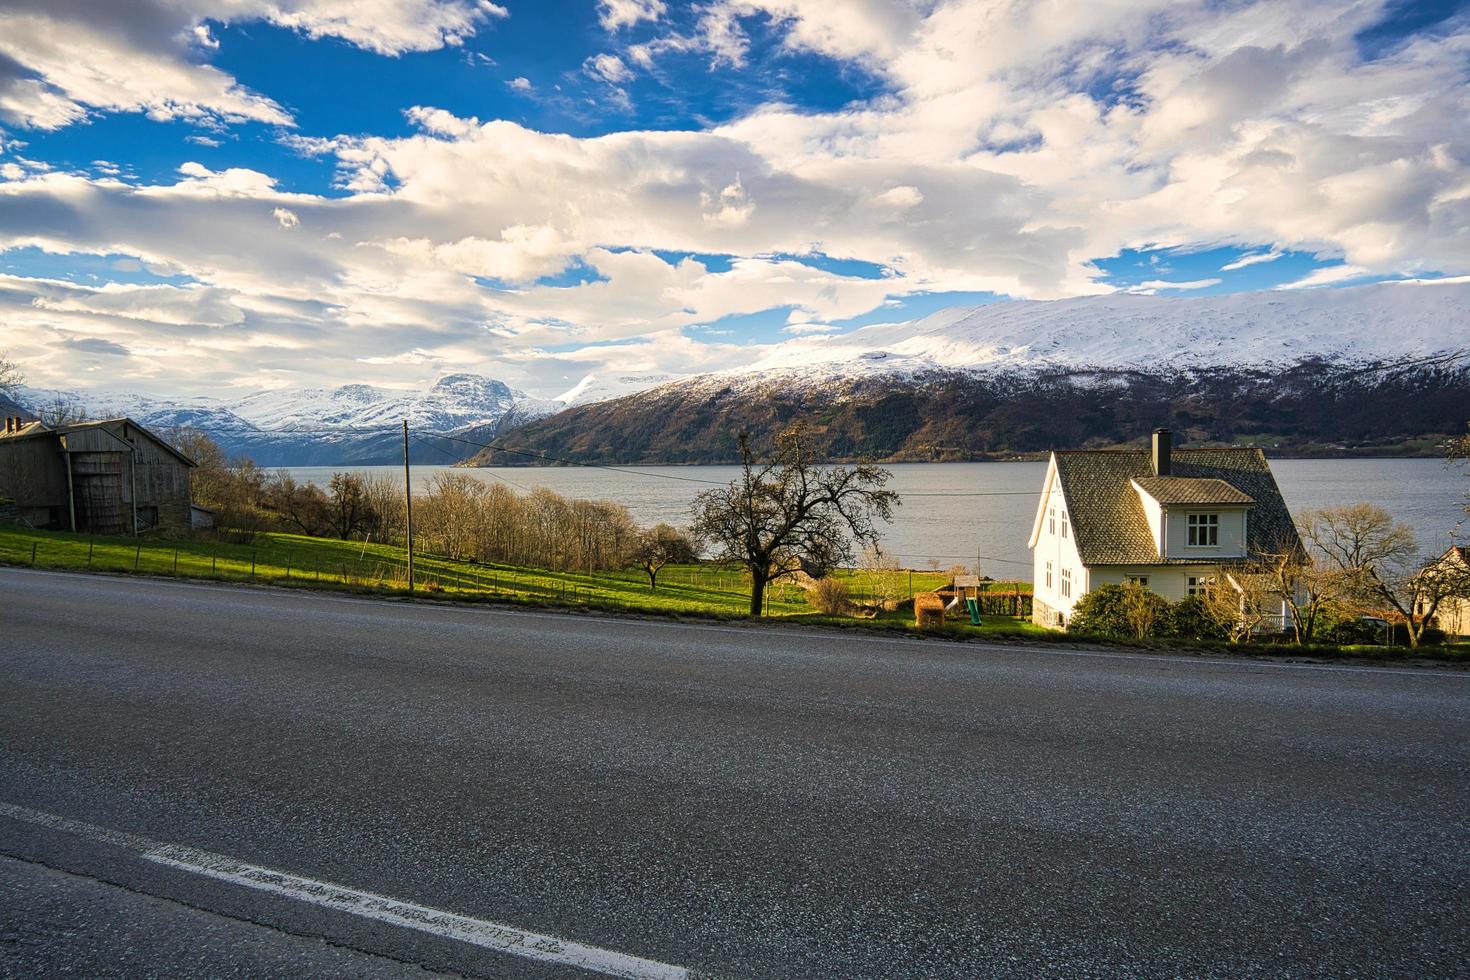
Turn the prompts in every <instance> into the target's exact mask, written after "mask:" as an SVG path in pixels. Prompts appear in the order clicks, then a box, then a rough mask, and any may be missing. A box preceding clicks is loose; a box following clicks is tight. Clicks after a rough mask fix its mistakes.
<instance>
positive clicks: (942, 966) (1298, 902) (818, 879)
mask: <svg viewBox="0 0 1470 980" xmlns="http://www.w3.org/2000/svg"><path fill="white" fill-rule="evenodd" d="M1467 736H1470V674H1466V673H1461V672H1455V671H1445V670H1426V669H1412V668H1405V669H1377V668H1371V667H1368V668H1351V667H1331V666H1310V665H1282V664H1270V663H1251V662H1227V661H1212V660H1208V659H1195V658H1189V657H1159V656H1148V655H1130V654H1126V653H1109V652H1104V651H1084V650H1070V649H1037V650H1028V649H1019V648H984V647H977V646H960V645H951V644H946V643H940V642H921V641H909V640H900V639H883V638H876V637H862V636H845V635H839V634H833V635H828V634H821V633H809V632H804V631H794V630H788V631H782V630H779V629H776V630H756V629H750V628H745V627H740V626H735V627H721V626H714V625H693V624H673V623H656V622H639V621H626V620H616V619H603V618H595V617H585V616H570V615H552V614H539V613H532V612H518V611H510V610H502V611H496V610H489V609H463V608H450V607H440V606H413V605H407V604H402V603H388V602H378V601H367V600H355V599H350V598H345V597H330V596H312V595H309V594H303V593H286V592H281V591H272V590H250V589H233V588H225V587H215V586H206V585H191V584H186V583H168V582H154V581H146V580H129V579H123V578H103V577H97V578H91V577H85V576H72V575H62V574H48V573H40V572H31V571H21V570H0V855H4V857H3V858H0V974H3V975H7V976H9V975H14V976H37V975H46V974H52V973H55V974H61V973H67V972H70V973H73V974H76V975H87V976H97V975H105V974H108V973H113V974H126V975H136V974H140V973H150V974H153V975H159V976H197V975H203V974H210V975H229V974H231V973H234V974H237V975H250V976H256V975H281V976H299V975H304V974H312V975H319V976H331V975H339V976H373V977H376V976H393V975H400V974H405V975H406V974H413V975H417V976H422V975H424V971H425V970H428V971H434V972H444V973H450V974H455V973H458V974H468V975H474V976H537V977H540V976H563V975H581V970H582V968H584V967H590V968H592V969H593V971H594V972H595V971H601V972H604V973H614V974H619V973H621V974H622V975H637V976H679V975H682V970H688V971H691V972H693V973H696V974H700V973H703V974H714V975H717V976H728V977H735V976H820V977H838V976H842V977H856V976H875V977H876V976H882V977H903V976H926V977H927V976H967V977H968V976H981V975H1015V976H1028V977H1029V976H1038V975H1067V976H1080V975H1089V976H1097V975H1112V974H1130V975H1157V976H1163V975H1170V976H1174V975H1220V976H1241V975H1248V974H1257V975H1260V974H1268V975H1273V976H1279V975H1291V974H1300V975H1306V974H1331V975H1363V976H1387V975H1402V976H1414V977H1422V976H1449V975H1455V974H1461V975H1463V974H1464V973H1465V972H1466V970H1467V966H1466V964H1467V963H1470V884H1467V883H1470V738H1467ZM578 964H579V965H578Z"/></svg>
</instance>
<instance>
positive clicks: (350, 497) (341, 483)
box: [327, 473, 377, 540]
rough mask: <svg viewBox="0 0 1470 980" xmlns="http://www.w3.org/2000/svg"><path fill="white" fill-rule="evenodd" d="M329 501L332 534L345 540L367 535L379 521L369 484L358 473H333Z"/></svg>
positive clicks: (328, 512)
mask: <svg viewBox="0 0 1470 980" xmlns="http://www.w3.org/2000/svg"><path fill="white" fill-rule="evenodd" d="M328 500H329V503H328V511H327V514H328V517H329V519H330V521H331V525H332V533H333V534H335V535H336V536H337V537H339V538H342V539H343V540H347V539H349V538H351V537H352V536H353V535H354V534H362V535H366V534H367V533H368V530H369V529H370V528H371V527H372V526H373V524H374V523H375V522H376V520H377V517H376V515H374V514H373V513H372V500H371V499H370V498H369V496H368V492H367V484H366V483H365V482H364V481H363V478H362V477H361V476H359V475H358V474H356V473H333V474H332V482H331V484H330V494H329V498H328Z"/></svg>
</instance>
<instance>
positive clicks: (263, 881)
mask: <svg viewBox="0 0 1470 980" xmlns="http://www.w3.org/2000/svg"><path fill="white" fill-rule="evenodd" d="M0 816H5V817H10V818H12V819H14V820H20V821H23V822H25V823H31V824H35V825H37V826H41V827H47V828H50V829H52V830H60V831H64V832H66V833H70V834H76V835H78V836H82V837H87V838H91V839H92V840H97V841H101V842H103V843H107V844H112V845H115V846H118V847H123V848H127V849H128V850H132V851H137V852H139V854H140V855H141V856H142V857H143V859H144V860H147V861H152V862H154V863H155V864H161V865H165V866H167V867H170V868H177V869H179V870H181V871H188V872H192V873H193V874H198V875H203V876H205V877H208V878H214V879H216V880H218V881H224V882H229V883H230V884H234V885H240V886H242V887H245V888H254V889H256V890H258V891H263V892H270V893H271V894H274V895H283V896H285V897H287V898H293V899H296V900H297V901H300V902H306V903H308V904H311V905H318V906H321V907H322V908H327V909H331V910H333V911H336V912H345V913H347V914H349V915H358V916H362V917H363V918H366V919H376V920H378V921H379V922H387V923H389V924H391V925H395V926H402V927H403V928H405V929H415V930H417V931H419V932H426V933H429V934H430V935H434V936H440V937H442V938H445V939H452V940H456V941H458V942H462V943H468V944H470V945H472V946H479V947H482V948H484V949H489V950H494V951H495V952H497V953H506V954H508V955H511V956H519V957H522V958H524V959H529V960H539V961H541V962H544V963H557V964H560V965H563V966H572V967H577V968H579V969H583V970H589V971H591V972H594V973H601V974H603V975H605V976H610V977H630V978H637V980H643V978H648V980H684V978H687V977H689V976H690V973H689V971H688V970H687V969H685V968H684V967H681V966H672V965H670V964H668V963H660V962H658V961H656V960H648V959H643V958H642V957H638V956H630V955H628V954H627V953H619V952H616V951H614V950H610V949H601V948H599V947H597V946H588V945H585V944H583V943H577V942H571V941H569V940H566V939H559V938H557V937H556V936H547V935H542V934H540V933H535V932H528V931H526V930H524V929H517V928H516V927H515V926H508V925H503V924H501V923H498V922H489V921H486V920H484V919H475V918H471V917H470V916H467V915H459V914H457V913H454V912H445V911H443V910H441V909H434V908H429V907H428V906H426V905H417V904H414V903H413V902H405V901H401V900H399V899H396V898H389V897H388V896H386V895H377V894H374V893H373V892H365V891H359V890H358V889H355V888H348V887H346V886H344V885H336V884H333V883H331V882H329V881H318V880H316V879H314V878H304V877H301V876H300V875H293V874H288V873H286V872H284V871H273V870H271V869H270V868H263V867H260V866H258V865H254V864H246V863H245V862H243V861H237V860H235V859H234V858H231V857H226V856H224V855H221V854H212V853H210V852H208V851H201V850H198V849H196V848H192V847H185V846H184V845H182V844H165V843H161V842H159V841H155V840H150V839H149V838H147V837H140V836H138V835H137V834H130V833H127V832H125V831H119V830H110V829H108V828H106V827H98V826H96V825H95V824H89V823H83V822H82V821H80V820H72V819H71V818H69V817H63V816H59V815H57V814H54V813H45V812H43V811H40V810H32V809H29V808H27V807H22V806H16V805H15V804H13V803H4V802H0Z"/></svg>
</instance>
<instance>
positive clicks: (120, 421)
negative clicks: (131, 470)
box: [0, 416, 198, 467]
mask: <svg viewBox="0 0 1470 980" xmlns="http://www.w3.org/2000/svg"><path fill="white" fill-rule="evenodd" d="M118 425H127V426H131V427H132V428H133V429H136V430H137V431H138V432H139V433H141V434H142V435H143V436H145V437H146V438H148V439H149V440H151V441H152V442H154V443H156V444H157V445H158V446H159V447H160V448H162V449H163V450H165V451H166V452H168V453H170V454H171V455H173V456H175V457H177V459H178V460H179V462H181V463H183V464H184V465H185V466H191V467H192V466H197V465H198V464H197V463H195V462H194V461H193V460H192V459H190V458H189V457H188V456H185V455H184V454H183V453H181V452H179V451H178V450H177V449H175V448H174V447H173V446H171V445H169V444H168V441H167V440H164V439H160V438H159V437H158V436H156V435H154V434H153V433H152V432H151V431H149V430H148V429H146V428H144V427H143V426H141V425H139V424H138V423H137V422H135V421H133V420H132V419H130V418H127V417H124V416H119V417H118V418H115V419H96V420H94V421H91V422H76V423H73V424H71V425H58V426H55V427H52V426H48V425H45V424H43V423H41V422H31V423H28V424H27V425H25V426H24V427H23V428H22V429H21V430H20V431H19V432H13V433H10V434H9V435H6V434H5V433H3V432H0V441H4V440H7V439H8V440H12V441H19V440H22V439H38V438H41V437H43V436H51V437H53V438H59V437H61V436H64V435H66V434H67V433H68V432H85V431H87V430H92V429H100V430H102V431H104V432H106V433H107V434H108V435H110V436H112V437H113V438H114V439H116V440H117V441H118V442H120V443H122V444H123V445H124V446H127V448H128V449H131V448H132V447H131V446H130V445H128V443H127V441H126V440H124V439H123V437H122V436H120V435H118V434H117V432H115V431H114V429H113V427H114V426H118Z"/></svg>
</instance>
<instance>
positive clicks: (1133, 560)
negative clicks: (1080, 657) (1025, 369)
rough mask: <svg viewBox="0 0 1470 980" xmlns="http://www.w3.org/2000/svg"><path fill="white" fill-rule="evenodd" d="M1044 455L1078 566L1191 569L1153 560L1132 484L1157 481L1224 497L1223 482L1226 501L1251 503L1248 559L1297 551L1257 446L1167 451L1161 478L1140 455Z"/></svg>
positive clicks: (1171, 488) (1154, 550)
mask: <svg viewBox="0 0 1470 980" xmlns="http://www.w3.org/2000/svg"><path fill="white" fill-rule="evenodd" d="M1052 458H1053V459H1054V460H1055V463H1056V467H1057V480H1058V482H1059V483H1060V484H1061V490H1062V498H1063V499H1064V500H1065V501H1066V504H1067V510H1068V512H1069V513H1070V515H1071V526H1072V535H1073V537H1074V538H1075V540H1076V545H1077V552H1078V554H1079V555H1080V556H1081V558H1082V563H1083V564H1084V565H1165V564H1172V565H1188V564H1198V562H1199V559H1197V558H1160V557H1159V552H1158V547H1157V546H1156V545H1155V544H1154V538H1153V534H1152V532H1150V531H1149V526H1148V521H1147V519H1146V518H1145V516H1144V512H1143V504H1142V502H1141V501H1140V500H1139V499H1138V492H1137V491H1136V490H1135V489H1134V488H1133V483H1134V482H1135V481H1136V482H1138V483H1139V484H1140V485H1144V484H1145V481H1154V480H1161V479H1162V480H1165V481H1168V482H1167V484H1166V485H1165V487H1164V488H1161V489H1160V492H1161V493H1166V494H1170V493H1174V492H1175V488H1176V487H1181V486H1183V489H1180V490H1179V491H1178V492H1179V495H1184V496H1188V495H1189V494H1198V495H1205V494H1207V493H1215V494H1219V495H1221V496H1225V495H1226V491H1225V490H1223V489H1220V488H1219V487H1218V486H1216V484H1224V485H1225V487H1227V488H1228V489H1229V491H1231V492H1230V493H1229V494H1228V495H1229V496H1231V497H1232V498H1233V499H1235V500H1236V501H1239V499H1240V498H1241V497H1244V498H1245V499H1246V500H1247V501H1249V502H1251V503H1252V504H1253V507H1252V509H1251V512H1250V517H1249V519H1248V520H1247V521H1246V524H1247V527H1248V529H1249V530H1248V532H1247V533H1248V537H1249V540H1248V541H1247V549H1248V551H1249V552H1250V553H1251V554H1252V555H1260V554H1268V553H1272V552H1280V551H1282V550H1285V549H1295V550H1300V549H1301V539H1300V538H1298V537H1297V533H1296V525H1295V523H1294V522H1293V521H1292V519H1291V512H1290V511H1289V510H1287V508H1286V501H1285V500H1283V499H1282V498H1281V490H1280V489H1279V488H1278V487H1277V486H1276V478H1275V477H1274V476H1272V475H1271V467H1270V466H1269V465H1267V463H1266V457H1265V455H1264V454H1263V453H1262V452H1261V451H1260V450H1259V449H1175V450H1174V451H1173V453H1172V457H1171V458H1172V465H1171V467H1170V469H1171V474H1170V476H1168V477H1156V476H1154V474H1153V463H1152V461H1151V458H1150V454H1149V453H1148V452H1146V451H1138V450H1091V451H1075V452H1058V453H1053V454H1052ZM1207 485H1208V486H1207ZM1237 495H1239V496H1237ZM1179 503H1184V504H1192V503H1195V501H1193V500H1185V501H1179ZM1199 503H1204V504H1211V503H1216V501H1213V500H1211V501H1199ZM1226 560H1227V561H1228V560H1229V559H1226Z"/></svg>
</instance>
